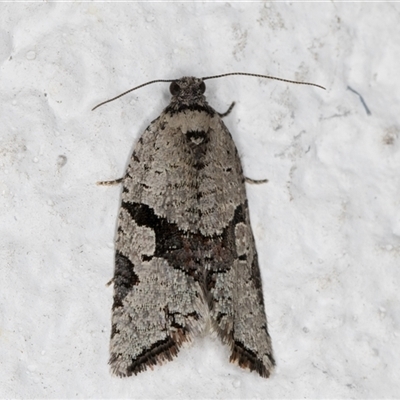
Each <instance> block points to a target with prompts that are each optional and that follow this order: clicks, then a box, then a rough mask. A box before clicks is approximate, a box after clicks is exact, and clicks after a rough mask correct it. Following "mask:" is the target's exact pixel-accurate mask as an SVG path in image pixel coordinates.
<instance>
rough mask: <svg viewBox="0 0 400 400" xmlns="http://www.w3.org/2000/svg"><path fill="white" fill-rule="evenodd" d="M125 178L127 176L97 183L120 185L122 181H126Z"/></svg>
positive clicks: (100, 184)
mask: <svg viewBox="0 0 400 400" xmlns="http://www.w3.org/2000/svg"><path fill="white" fill-rule="evenodd" d="M124 179H125V177H123V178H118V179H114V180H113V181H100V182H96V185H99V186H113V185H119V184H120V183H122V182H123V181H124Z"/></svg>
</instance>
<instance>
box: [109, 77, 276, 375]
mask: <svg viewBox="0 0 400 400" xmlns="http://www.w3.org/2000/svg"><path fill="white" fill-rule="evenodd" d="M177 84H178V85H179V87H178V89H179V90H180V91H178V92H177V93H178V95H174V92H173V91H172V90H171V92H172V93H173V95H174V96H173V98H172V101H171V103H170V105H169V106H168V107H167V108H166V109H165V110H164V112H163V113H162V114H161V115H160V117H159V118H157V119H156V120H155V121H153V122H152V123H151V124H150V126H149V127H148V128H147V129H146V131H145V132H144V134H143V135H142V137H141V138H140V140H139V142H138V144H137V146H136V148H135V151H134V152H133V154H132V157H131V162H130V165H129V167H128V169H127V172H126V175H125V177H124V179H123V192H122V204H121V209H120V214H119V220H118V232H117V239H116V260H115V262H116V265H115V275H114V304H113V317H112V334H111V345H110V353H111V357H110V364H111V368H112V371H113V372H114V373H115V374H116V375H119V376H129V375H131V374H137V373H138V372H141V371H143V370H145V369H147V368H148V367H150V368H151V367H152V366H154V365H156V364H161V363H163V362H164V361H169V360H172V358H173V357H174V356H176V355H177V353H178V350H179V348H180V346H181V345H182V344H183V343H184V342H188V341H191V339H192V338H193V337H194V336H196V335H199V334H201V333H202V332H204V330H205V329H206V328H207V327H208V326H211V328H212V329H214V330H215V331H217V333H218V334H219V336H220V338H221V339H222V341H223V342H224V343H227V344H228V345H229V346H230V347H231V349H232V355H231V361H232V362H234V363H237V364H238V365H239V366H241V367H243V368H246V369H250V370H256V371H257V372H258V373H259V374H260V375H261V376H264V377H267V376H268V375H269V374H270V371H271V370H272V368H273V365H274V360H273V356H272V347H271V340H270V337H269V335H268V330H267V320H266V316H265V311H264V304H263V296H262V287H261V277H260V271H259V267H258V261H257V254H256V249H255V244H254V238H253V235H252V231H251V227H250V221H249V214H248V206H247V200H246V192H245V186H244V177H243V173H242V168H241V164H240V160H239V156H238V154H237V150H236V147H235V145H234V142H233V140H232V138H231V135H230V133H229V131H228V130H227V129H226V127H225V125H224V123H223V122H222V120H221V118H220V117H219V115H218V114H217V113H216V112H215V111H214V110H213V109H212V108H211V107H210V106H209V105H208V104H207V102H206V101H205V98H204V96H203V91H204V90H203V91H201V89H199V88H200V87H201V86H200V85H201V80H199V79H196V78H182V79H181V80H179V81H177ZM200 91H201V92H200ZM182 93H183V94H182Z"/></svg>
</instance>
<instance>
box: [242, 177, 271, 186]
mask: <svg viewBox="0 0 400 400" xmlns="http://www.w3.org/2000/svg"><path fill="white" fill-rule="evenodd" d="M244 179H245V182H246V183H251V184H254V185H261V184H262V183H267V182H268V179H251V178H247V177H245V178H244Z"/></svg>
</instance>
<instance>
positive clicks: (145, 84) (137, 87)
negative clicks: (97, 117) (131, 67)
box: [92, 79, 174, 111]
mask: <svg viewBox="0 0 400 400" xmlns="http://www.w3.org/2000/svg"><path fill="white" fill-rule="evenodd" d="M173 81H174V80H173V79H157V80H155V81H150V82H146V83H142V84H141V85H139V86H136V87H134V88H132V89H129V90H127V91H126V92H124V93H121V94H119V95H118V96H115V97H113V98H112V99H109V100H106V101H103V102H102V103H100V104H97V106H96V107H93V108H92V111H94V110H95V109H96V108H99V107H100V106H102V105H104V104H107V103H110V102H112V101H114V100H117V99H119V98H120V97H122V96H125V95H126V94H128V93H130V92H133V91H134V90H136V89H140V88H142V87H143V86H147V85H151V84H152V83H158V82H173Z"/></svg>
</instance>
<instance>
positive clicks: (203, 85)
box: [199, 81, 206, 94]
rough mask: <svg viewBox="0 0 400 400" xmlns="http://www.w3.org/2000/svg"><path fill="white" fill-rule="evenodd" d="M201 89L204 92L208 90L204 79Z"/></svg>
mask: <svg viewBox="0 0 400 400" xmlns="http://www.w3.org/2000/svg"><path fill="white" fill-rule="evenodd" d="M199 89H200V92H201V93H202V94H203V93H204V92H205V91H206V84H205V83H204V82H203V81H202V82H201V83H200V88H199Z"/></svg>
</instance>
